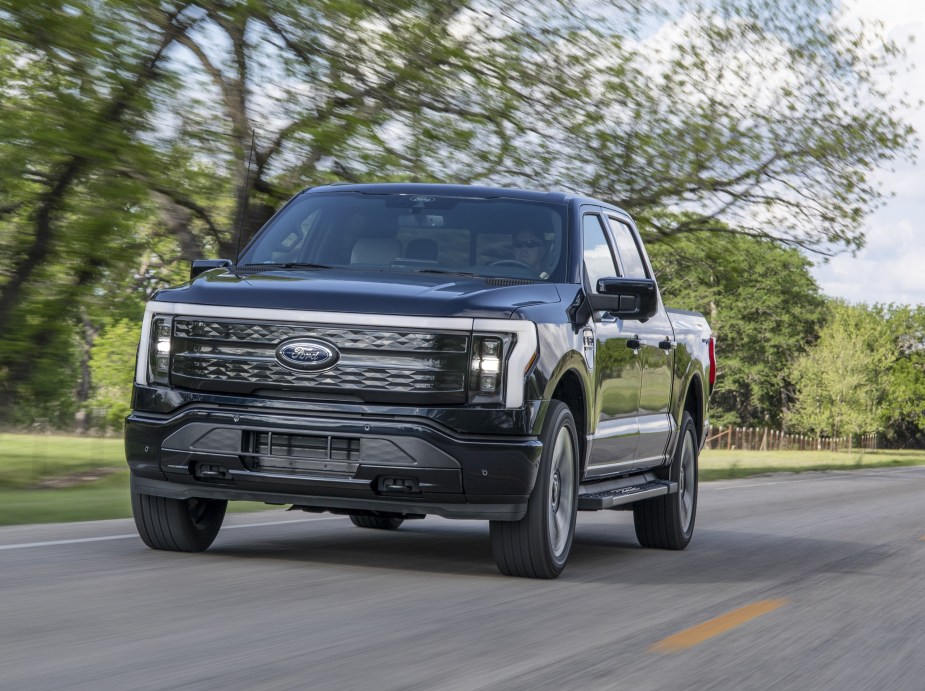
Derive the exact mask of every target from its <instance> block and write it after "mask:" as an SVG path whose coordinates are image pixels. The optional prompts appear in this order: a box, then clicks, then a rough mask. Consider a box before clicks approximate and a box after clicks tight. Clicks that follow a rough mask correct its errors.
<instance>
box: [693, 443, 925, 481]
mask: <svg viewBox="0 0 925 691" xmlns="http://www.w3.org/2000/svg"><path fill="white" fill-rule="evenodd" d="M913 465H925V451H914V450H906V449H897V450H877V451H864V452H853V453H848V452H844V451H840V452H835V453H833V452H831V451H736V450H733V451H713V450H710V449H706V450H704V452H703V453H702V454H701V456H700V479H701V480H702V481H707V482H709V481H710V480H730V479H734V478H742V477H752V476H755V475H765V474H767V473H805V472H810V471H819V470H859V469H861V468H894V467H901V466H913Z"/></svg>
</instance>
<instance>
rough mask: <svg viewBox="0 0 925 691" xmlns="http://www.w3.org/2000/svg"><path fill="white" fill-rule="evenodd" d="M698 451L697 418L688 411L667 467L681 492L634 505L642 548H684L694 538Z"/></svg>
mask: <svg viewBox="0 0 925 691" xmlns="http://www.w3.org/2000/svg"><path fill="white" fill-rule="evenodd" d="M697 453H698V444H697V430H696V427H695V426H694V419H693V418H692V417H691V416H690V413H688V412H686V411H685V413H684V416H683V417H682V418H681V433H680V434H679V435H678V445H677V447H676V448H675V453H674V458H673V459H672V461H671V466H670V467H669V470H668V477H669V479H670V480H672V481H673V482H677V483H678V491H677V492H676V493H675V494H666V495H664V496H661V497H656V498H655V499H647V500H645V501H640V502H637V503H635V504H633V523H634V524H635V527H636V538H637V539H638V540H639V544H640V545H642V546H643V547H656V548H659V549H684V548H685V547H687V544H688V543H689V542H690V541H691V536H692V535H693V534H694V519H695V518H696V516H697Z"/></svg>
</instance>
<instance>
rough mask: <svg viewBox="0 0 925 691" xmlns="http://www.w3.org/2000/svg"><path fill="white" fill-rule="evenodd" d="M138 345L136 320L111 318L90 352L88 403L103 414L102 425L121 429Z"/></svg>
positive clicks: (127, 412)
mask: <svg viewBox="0 0 925 691" xmlns="http://www.w3.org/2000/svg"><path fill="white" fill-rule="evenodd" d="M137 344H138V323H137V322H136V321H135V320H128V319H121V320H118V321H116V320H112V319H110V320H107V322H106V323H105V326H104V328H103V330H102V332H101V333H100V335H99V337H98V338H96V340H95V342H94V344H93V348H92V350H91V351H90V363H89V364H90V370H91V372H92V375H93V386H94V393H93V397H92V398H91V399H90V401H89V403H90V405H91V406H92V407H95V408H102V409H103V410H105V411H106V412H105V416H104V419H103V420H100V421H99V422H102V423H103V424H104V425H105V426H108V427H113V428H115V429H122V422H123V420H125V417H126V415H128V414H129V412H131V409H132V380H133V379H134V378H135V353H136V351H137Z"/></svg>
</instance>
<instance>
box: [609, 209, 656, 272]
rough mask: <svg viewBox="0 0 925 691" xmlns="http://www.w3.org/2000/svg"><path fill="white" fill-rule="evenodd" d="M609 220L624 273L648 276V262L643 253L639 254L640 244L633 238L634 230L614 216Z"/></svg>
mask: <svg viewBox="0 0 925 691" xmlns="http://www.w3.org/2000/svg"><path fill="white" fill-rule="evenodd" d="M608 220H609V221H610V229H611V230H612V231H613V237H614V240H616V242H617V254H619V255H620V263H621V264H622V265H623V271H624V275H625V276H626V277H627V278H648V276H646V264H645V262H644V261H643V260H642V255H640V254H639V246H638V245H637V244H636V240H635V239H634V238H633V231H632V230H630V227H629V226H628V225H626V224H625V223H621V222H620V221H618V220H616V219H614V218H609V217H608Z"/></svg>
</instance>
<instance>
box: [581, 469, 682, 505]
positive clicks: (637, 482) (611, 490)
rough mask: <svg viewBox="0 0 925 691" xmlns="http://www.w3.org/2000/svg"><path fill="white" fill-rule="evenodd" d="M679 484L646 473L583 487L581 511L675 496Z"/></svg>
mask: <svg viewBox="0 0 925 691" xmlns="http://www.w3.org/2000/svg"><path fill="white" fill-rule="evenodd" d="M677 491H678V483H677V482H669V481H667V480H657V479H655V477H654V476H653V475H652V474H650V473H646V475H643V476H637V477H633V478H623V479H621V480H616V481H611V482H597V483H594V484H593V485H586V486H584V487H581V489H580V490H579V494H578V510H579V511H600V510H601V509H612V508H614V507H617V506H622V505H624V504H632V503H633V502H636V501H641V500H643V499H651V498H652V497H659V496H662V495H665V494H675V493H676V492H677Z"/></svg>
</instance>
